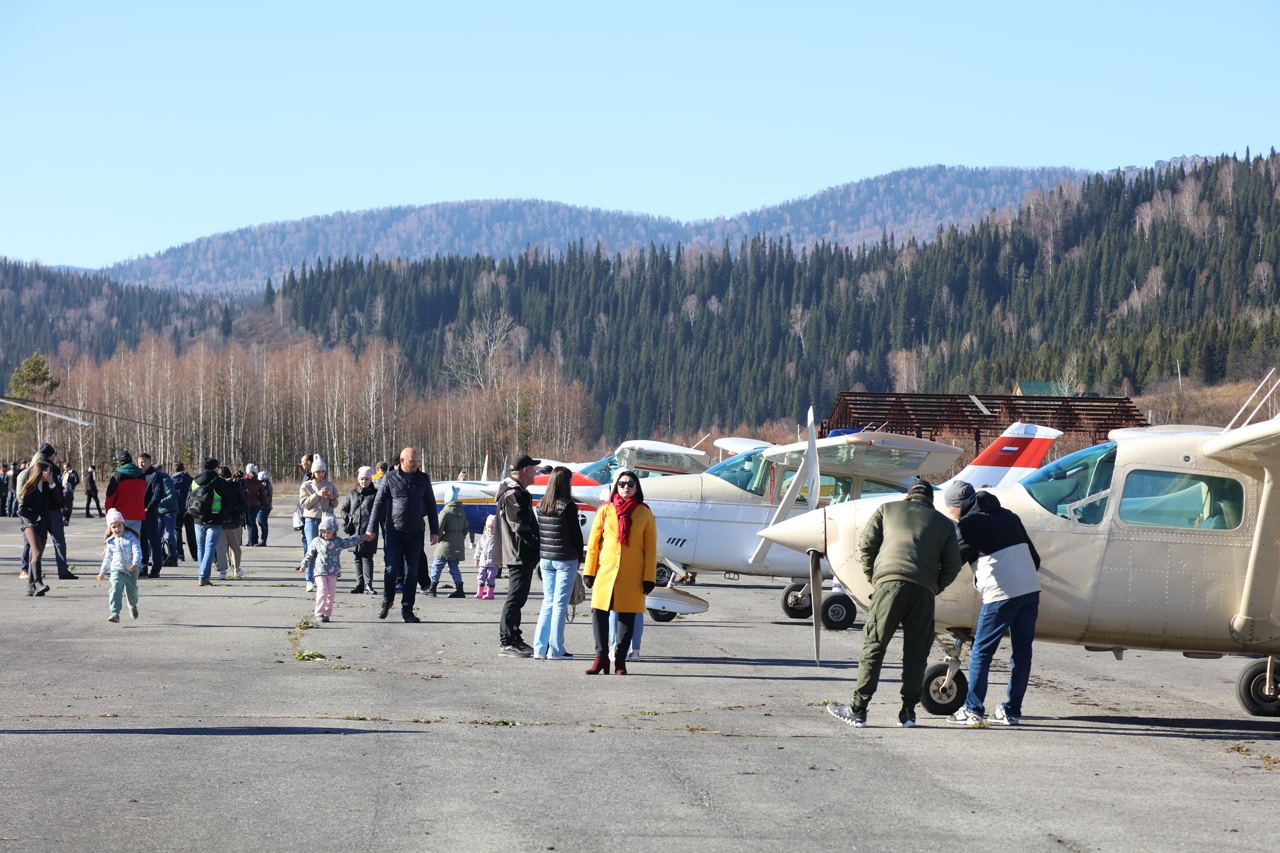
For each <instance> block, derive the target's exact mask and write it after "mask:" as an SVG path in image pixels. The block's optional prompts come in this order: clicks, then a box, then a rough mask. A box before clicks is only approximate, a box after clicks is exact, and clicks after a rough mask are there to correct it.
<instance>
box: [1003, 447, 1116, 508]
mask: <svg viewBox="0 0 1280 853" xmlns="http://www.w3.org/2000/svg"><path fill="white" fill-rule="evenodd" d="M1115 467H1116V443H1115V442H1114V441H1108V442H1106V443H1104V444H1097V445H1094V446H1093V447H1086V448H1085V449H1084V450H1077V451H1076V452H1075V453H1069V454H1067V455H1066V456H1064V457H1062V458H1061V459H1059V460H1058V461H1056V462H1051V463H1050V464H1048V465H1046V466H1044V467H1043V468H1041V469H1040V470H1038V471H1035V472H1033V473H1032V474H1030V475H1028V476H1027V477H1026V478H1025V479H1024V480H1023V481H1022V483H1021V484H1020V485H1021V486H1022V487H1023V488H1024V489H1026V490H1027V493H1028V494H1030V495H1031V497H1032V498H1034V499H1035V502H1036V503H1038V504H1040V506H1042V507H1044V508H1045V509H1046V510H1048V511H1049V512H1051V513H1053V514H1054V515H1057V516H1061V517H1062V518H1067V519H1072V520H1074V521H1079V522H1080V523H1082V524H1098V523H1100V522H1101V521H1102V517H1103V515H1105V514H1106V511H1107V497H1108V490H1109V489H1110V488H1111V475H1112V474H1113V473H1114V471H1115ZM1095 496H1096V497H1095ZM1090 498H1093V499H1092V500H1089V499H1090Z"/></svg>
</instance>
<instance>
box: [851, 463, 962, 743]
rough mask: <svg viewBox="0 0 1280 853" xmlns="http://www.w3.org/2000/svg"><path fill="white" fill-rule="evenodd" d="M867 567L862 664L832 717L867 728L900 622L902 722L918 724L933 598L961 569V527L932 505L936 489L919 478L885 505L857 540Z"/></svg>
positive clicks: (930, 642) (899, 714) (930, 641)
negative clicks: (847, 699)
mask: <svg viewBox="0 0 1280 853" xmlns="http://www.w3.org/2000/svg"><path fill="white" fill-rule="evenodd" d="M858 550H859V552H860V553H861V556H862V569H863V571H864V572H866V573H867V579H868V580H869V581H871V585H872V587H873V591H872V594H871V609H870V610H869V611H868V612H867V618H866V621H865V628H864V633H863V639H862V659H861V660H860V661H859V662H858V686H857V688H855V690H854V693H853V701H852V702H851V703H850V704H848V705H835V704H831V705H828V706H827V712H828V713H829V714H831V715H832V716H833V717H835V718H837V719H839V720H841V721H842V722H845V723H848V724H849V725H852V726H855V727H857V728H863V727H865V726H866V725H867V705H868V704H870V702H871V697H872V696H873V695H874V694H875V692H876V685H877V683H878V682H879V680H880V666H881V664H883V663H884V653H885V649H886V648H887V647H888V645H889V640H890V639H892V638H893V634H894V632H895V631H897V630H898V627H899V626H901V627H902V707H901V709H900V710H899V711H898V725H899V726H903V727H908V728H909V727H911V726H914V725H915V724H916V704H917V703H918V702H919V701H920V693H921V690H922V689H923V682H924V669H925V664H926V663H927V661H928V658H929V647H930V646H931V645H932V644H933V600H934V598H935V597H936V596H937V595H938V594H939V593H941V592H942V591H943V590H944V589H946V588H947V585H948V584H950V583H951V582H952V581H953V580H955V579H956V575H958V574H959V573H960V545H959V541H958V540H957V538H956V528H955V525H954V524H953V523H952V522H951V519H949V518H947V517H946V516H945V515H943V514H942V513H940V512H938V511H937V510H935V509H934V508H933V486H931V485H930V484H929V483H926V482H925V481H923V480H918V481H916V483H915V484H914V485H913V486H912V487H911V489H910V490H909V491H908V492H907V497H906V499H905V500H901V501H893V502H891V503H886V504H883V505H881V506H880V507H879V508H878V509H877V510H876V511H875V513H873V514H872V516H871V518H870V520H869V521H868V522H867V524H866V527H864V528H863V530H862V538H861V539H860V540H859V542H858Z"/></svg>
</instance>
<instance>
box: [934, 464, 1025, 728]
mask: <svg viewBox="0 0 1280 853" xmlns="http://www.w3.org/2000/svg"><path fill="white" fill-rule="evenodd" d="M943 499H944V500H945V502H946V504H947V510H948V512H949V513H950V515H951V516H952V518H953V519H954V520H956V521H957V523H958V527H959V531H960V559H962V560H964V561H965V562H966V563H970V564H972V565H973V584H974V586H975V587H977V589H978V592H979V593H981V594H982V610H981V611H980V612H979V613H978V625H977V627H976V628H975V629H974V632H973V651H972V652H971V653H970V655H969V693H968V695H967V696H966V697H965V702H964V707H963V708H961V709H959V710H958V711H956V712H955V714H954V715H953V716H952V717H951V721H952V722H954V723H957V724H959V725H963V726H969V727H970V728H981V727H982V726H983V725H985V723H986V722H987V720H988V719H990V721H991V722H993V723H999V724H1001V725H1006V726H1016V725H1018V723H1019V722H1021V718H1022V699H1023V697H1024V696H1026V693H1027V684H1028V682H1029V681H1030V679H1031V645H1032V640H1034V639H1035V634H1036V617H1037V615H1038V614H1039V612H1040V580H1039V578H1037V577H1036V573H1037V572H1038V571H1040V554H1039V553H1038V552H1037V551H1036V546H1035V545H1034V544H1032V542H1031V537H1029V536H1028V535H1027V530H1026V528H1025V527H1023V526H1022V519H1020V518H1018V516H1017V514H1016V513H1013V512H1011V511H1009V510H1007V509H1005V508H1004V507H1003V506H1001V505H1000V500H999V498H997V497H996V496H995V495H993V494H991V493H990V492H975V491H974V490H973V486H971V485H969V484H968V483H966V482H963V481H961V480H957V481H955V482H953V483H952V484H951V485H950V486H948V487H947V490H946V492H945V493H944V495H943ZM1006 631H1007V632H1008V634H1009V642H1010V644H1011V645H1012V647H1013V651H1012V655H1011V658H1012V663H1011V665H1010V667H1009V691H1008V695H1007V697H1006V698H1005V701H1004V703H1003V704H1001V705H997V706H996V707H995V708H993V709H992V711H991V715H990V717H988V716H987V713H986V699H987V676H988V674H989V673H990V670H991V659H992V658H993V657H994V656H995V653H996V649H997V648H999V646H1000V640H1001V638H1003V637H1004V635H1005V632H1006Z"/></svg>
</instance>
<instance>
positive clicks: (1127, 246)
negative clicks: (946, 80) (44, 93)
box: [280, 151, 1280, 442]
mask: <svg viewBox="0 0 1280 853" xmlns="http://www.w3.org/2000/svg"><path fill="white" fill-rule="evenodd" d="M1278 188H1280V158H1278V157H1277V156H1276V154H1275V152H1274V151H1273V152H1271V154H1270V155H1268V156H1267V157H1256V158H1254V157H1250V156H1248V154H1246V156H1245V157H1244V158H1237V157H1226V156H1224V157H1220V158H1217V159H1214V160H1209V161H1205V162H1203V163H1200V164H1197V165H1195V166H1194V167H1191V168H1188V167H1187V166H1186V165H1185V164H1174V165H1173V166H1171V167H1169V168H1166V169H1160V170H1156V169H1150V170H1145V171H1137V172H1133V173H1128V174H1120V173H1115V174H1110V175H1097V176H1094V177H1092V178H1090V179H1088V180H1087V181H1085V182H1084V183H1083V184H1080V185H1073V184H1064V185H1061V186H1059V187H1057V188H1056V189H1053V190H1050V191H1043V192H1036V193H1033V194H1032V196H1031V197H1030V198H1029V199H1028V202H1027V203H1026V204H1025V205H1024V206H1022V207H1021V208H1020V209H1018V210H1017V211H1016V212H1014V213H1012V214H1009V215H1006V216H1000V217H996V216H993V217H989V218H987V219H985V220H983V221H981V222H980V223H977V224H974V225H971V226H968V227H950V228H947V229H945V230H939V231H938V233H937V234H936V235H935V239H933V240H931V241H930V242H928V243H921V242H919V241H917V240H915V239H909V240H907V241H905V242H904V243H899V242H898V241H897V240H896V239H895V237H894V235H892V234H885V235H883V236H882V238H881V239H880V241H879V242H877V243H876V244H874V245H871V246H867V247H861V248H848V247H842V246H838V245H834V244H831V243H819V244H818V245H816V246H813V247H800V248H796V247H795V246H794V245H793V243H792V242H791V241H789V240H777V239H768V238H765V237H763V236H757V237H754V238H752V239H750V240H746V241H744V242H742V243H741V245H740V246H738V247H737V251H731V250H730V247H729V246H728V245H727V244H722V245H721V246H720V247H719V248H718V249H715V250H708V249H702V248H688V247H685V246H682V245H679V244H677V245H675V246H673V247H668V246H659V245H656V244H651V245H649V246H648V247H647V248H646V249H644V250H642V251H634V252H627V253H622V252H615V253H612V254H611V253H608V252H606V251H605V250H604V249H603V247H601V246H599V245H597V246H594V247H589V246H587V245H586V244H585V243H584V242H578V243H575V244H572V245H569V246H567V247H566V248H565V250H564V251H563V252H561V253H559V254H558V255H555V256H549V255H546V254H543V253H541V252H538V251H533V250H531V251H528V252H525V253H523V254H521V255H519V256H517V257H513V258H493V257H486V256H481V255H448V256H438V257H435V258H432V259H429V260H422V261H403V260H397V261H383V260H378V259H373V260H365V259H362V258H358V257H348V258H342V259H340V260H336V261H321V262H317V263H315V264H313V265H305V266H303V267H302V268H301V269H299V270H297V271H294V272H290V273H289V274H288V275H286V276H285V277H284V279H283V281H282V282H281V287H280V293H281V295H282V298H283V299H285V300H286V303H287V306H288V307H287V310H288V314H289V316H290V318H291V319H292V321H293V323H294V324H295V325H296V326H298V327H299V328H302V329H305V330H307V332H308V333H310V334H315V335H318V336H320V337H321V338H322V339H323V340H324V341H325V342H326V343H328V344H331V345H335V346H350V347H351V348H353V349H354V350H356V351H357V352H359V351H362V350H363V349H364V348H365V347H367V346H370V345H371V344H372V343H373V342H374V341H379V340H384V341H394V342H396V343H397V345H398V346H399V347H400V348H401V351H402V352H403V353H404V355H405V357H406V358H407V359H408V361H409V363H410V364H411V365H412V366H413V367H414V368H415V369H416V370H418V371H420V373H421V375H422V377H423V381H424V383H425V385H426V386H427V387H429V388H433V389H437V390H446V389H449V388H454V387H458V385H459V381H460V380H459V377H458V376H457V375H455V372H454V371H451V370H449V369H447V365H448V364H449V363H450V362H449V359H450V358H451V353H453V352H454V351H455V350H456V349H457V348H459V347H466V346H469V345H470V344H471V343H472V341H471V338H472V337H473V336H474V335H475V334H490V335H500V336H501V340H500V341H498V344H499V345H501V346H503V347H506V348H509V349H514V350H516V351H518V352H520V353H521V354H522V357H531V356H533V355H534V354H541V355H543V356H545V357H547V358H549V359H550V360H551V362H552V363H553V364H555V365H556V366H557V367H558V368H559V369H561V370H563V371H564V373H565V375H566V376H567V377H569V378H570V379H571V380H573V381H578V382H581V383H582V384H583V386H584V387H585V388H586V390H587V392H588V393H589V394H590V397H591V399H592V400H593V401H594V403H595V405H596V407H597V408H598V410H599V413H600V419H601V421H600V423H601V429H602V431H603V433H604V436H605V439H606V440H607V441H608V442H614V441H617V440H620V439H624V438H630V437H636V436H648V435H654V434H662V433H668V434H670V433H682V434H690V433H693V432H695V431H697V430H700V429H710V428H713V427H716V426H720V427H724V426H726V425H734V424H745V425H748V426H751V425H756V424H760V423H763V422H765V421H767V420H771V419H775V418H789V419H799V418H800V417H801V414H802V413H803V411H804V410H805V408H806V407H807V406H808V405H809V403H811V402H812V403H816V404H817V405H818V408H819V410H820V411H821V410H823V409H824V407H827V406H829V405H830V404H831V401H832V400H833V399H834V396H835V394H836V393H837V392H838V391H840V390H843V389H868V390H902V391H946V392H984V393H1004V392H1007V391H1008V390H1009V388H1010V385H1011V383H1012V382H1013V381H1014V380H1016V379H1019V378H1022V379H1040V380H1058V379H1060V378H1062V377H1063V376H1064V374H1066V375H1069V377H1070V380H1071V384H1073V385H1074V386H1075V387H1077V388H1078V389H1080V390H1085V389H1087V390H1094V391H1099V392H1104V393H1126V394H1127V393H1134V392H1138V391H1141V390H1142V389H1143V388H1146V387H1148V386H1150V385H1152V384H1153V383H1157V382H1159V381H1160V380H1161V379H1163V378H1166V377H1170V376H1173V375H1174V374H1175V371H1178V370H1181V371H1182V372H1183V373H1184V374H1187V375H1192V376H1195V377H1196V378H1198V379H1200V380H1202V381H1204V382H1205V383H1208V384H1213V383H1216V382H1219V381H1222V380H1224V379H1230V378H1243V377H1248V376H1250V375H1253V374H1255V373H1256V372H1258V370H1259V368H1260V367H1261V365H1263V364H1264V363H1267V362H1269V361H1271V360H1273V359H1274V358H1275V357H1276V354H1277V352H1278V351H1280V315H1278V314H1277V310H1276V304H1277V281H1276V279H1277V259H1278V258H1280V245H1278V243H1280V202H1278V198H1280V189H1278ZM497 317H509V318H511V319H512V324H511V326H510V328H498V327H496V326H494V325H493V323H492V320H493V318H497ZM478 329H480V330H482V329H488V330H489V331H488V332H483V331H481V332H477V330H478Z"/></svg>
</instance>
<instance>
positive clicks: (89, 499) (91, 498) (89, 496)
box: [84, 492, 102, 518]
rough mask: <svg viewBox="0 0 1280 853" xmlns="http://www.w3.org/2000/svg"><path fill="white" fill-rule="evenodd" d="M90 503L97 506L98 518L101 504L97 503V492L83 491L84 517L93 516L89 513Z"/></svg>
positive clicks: (100, 512) (100, 514)
mask: <svg viewBox="0 0 1280 853" xmlns="http://www.w3.org/2000/svg"><path fill="white" fill-rule="evenodd" d="M90 505H93V506H96V507H97V508H98V518H102V504H100V503H98V493H97V492H85V493H84V517H85V518H92V517H93V516H91V515H89V506H90Z"/></svg>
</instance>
